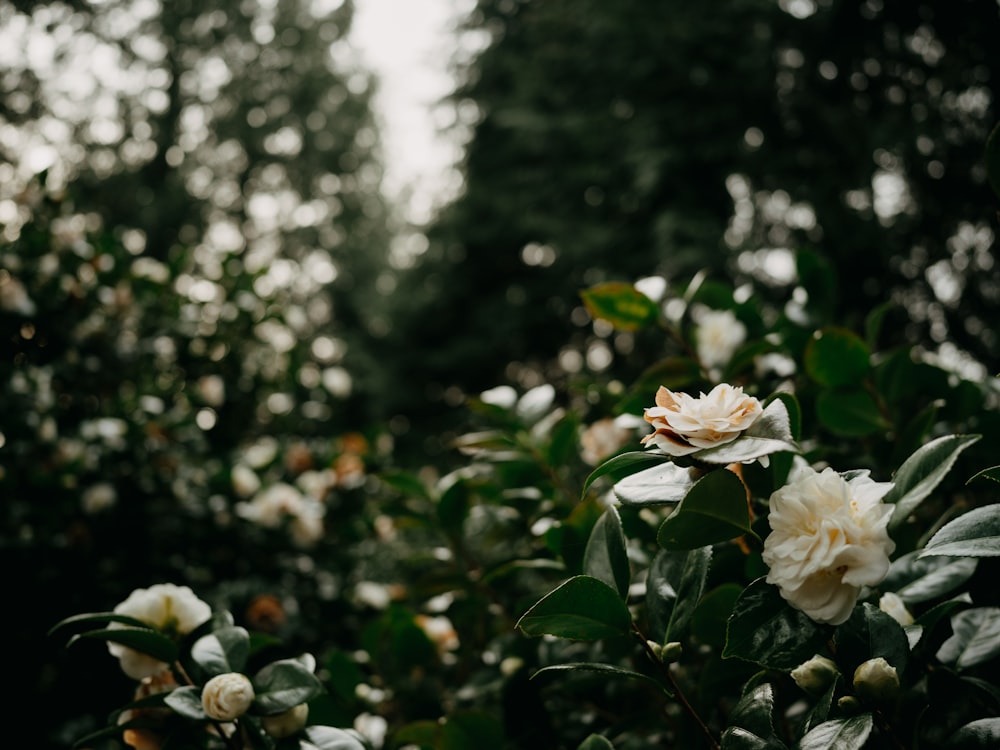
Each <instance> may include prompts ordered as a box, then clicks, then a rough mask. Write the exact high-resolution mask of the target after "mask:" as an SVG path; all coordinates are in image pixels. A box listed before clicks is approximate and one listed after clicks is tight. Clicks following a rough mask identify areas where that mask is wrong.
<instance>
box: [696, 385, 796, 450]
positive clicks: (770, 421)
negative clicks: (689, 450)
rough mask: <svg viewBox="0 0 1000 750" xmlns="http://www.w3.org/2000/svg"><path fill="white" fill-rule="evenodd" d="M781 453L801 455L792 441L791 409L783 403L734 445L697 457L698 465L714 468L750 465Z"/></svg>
mask: <svg viewBox="0 0 1000 750" xmlns="http://www.w3.org/2000/svg"><path fill="white" fill-rule="evenodd" d="M781 451H789V452H792V453H797V452H798V446H796V445H795V442H794V441H793V439H792V428H791V423H790V421H789V418H788V409H787V407H786V406H785V402H784V401H783V400H782V399H775V400H773V401H771V402H770V403H769V404H768V405H767V406H766V407H765V408H764V410H763V412H761V415H760V416H759V417H758V418H757V420H756V421H755V422H754V423H753V424H752V425H750V427H749V428H748V429H747V430H746V432H744V433H743V434H742V435H740V437H738V438H737V439H736V440H734V441H732V442H731V443H726V444H725V445H720V446H718V447H716V448H708V449H707V450H701V451H698V452H697V453H695V454H694V457H696V458H697V459H698V460H699V461H704V462H706V463H711V464H719V465H725V464H732V463H742V462H743V461H751V460H753V459H755V458H760V457H761V456H769V455H771V454H772V453H778V452H781Z"/></svg>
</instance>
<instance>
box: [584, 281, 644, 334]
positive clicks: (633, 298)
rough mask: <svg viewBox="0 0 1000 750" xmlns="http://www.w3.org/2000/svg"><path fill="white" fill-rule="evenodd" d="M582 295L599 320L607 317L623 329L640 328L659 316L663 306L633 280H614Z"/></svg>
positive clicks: (618, 328)
mask: <svg viewBox="0 0 1000 750" xmlns="http://www.w3.org/2000/svg"><path fill="white" fill-rule="evenodd" d="M580 296H581V297H582V299H583V304H584V307H586V308H587V312H589V313H590V316H591V317H592V318H594V319H595V320H605V321H607V322H608V323H610V324H611V325H613V326H614V327H615V328H616V329H617V330H619V331H638V330H639V329H640V328H643V327H645V326H647V325H649V324H651V323H655V322H656V320H657V318H658V317H659V308H658V307H657V305H656V303H655V302H653V300H651V299H650V298H649V297H647V296H646V295H645V294H643V293H642V292H640V291H639V290H638V289H636V288H635V287H634V286H632V285H631V284H626V283H624V282H618V281H610V282H607V283H605V284H598V285H596V286H592V287H590V288H589V289H584V290H583V291H582V292H581V293H580Z"/></svg>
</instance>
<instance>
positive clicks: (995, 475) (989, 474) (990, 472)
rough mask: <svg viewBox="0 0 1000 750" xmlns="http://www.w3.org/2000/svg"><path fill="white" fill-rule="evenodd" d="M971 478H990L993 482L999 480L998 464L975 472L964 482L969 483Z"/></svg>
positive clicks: (999, 467) (999, 470)
mask: <svg viewBox="0 0 1000 750" xmlns="http://www.w3.org/2000/svg"><path fill="white" fill-rule="evenodd" d="M973 479H990V480H992V481H994V482H1000V466H991V467H989V468H988V469H983V470H982V471H979V472H976V473H975V474H973V475H972V476H971V477H970V478H969V481H968V482H966V484H969V482H971V481H972V480H973Z"/></svg>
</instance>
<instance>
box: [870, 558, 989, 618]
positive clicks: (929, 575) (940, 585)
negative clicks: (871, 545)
mask: <svg viewBox="0 0 1000 750" xmlns="http://www.w3.org/2000/svg"><path fill="white" fill-rule="evenodd" d="M976 564H977V563H976V560H975V559H974V558H964V557H958V558H949V557H933V556H932V557H921V556H920V551H919V550H915V551H913V552H909V553H907V554H905V555H903V556H902V557H900V558H899V559H897V560H893V562H892V566H891V567H890V568H889V575H888V576H886V579H885V581H884V582H883V583H882V588H883V590H885V591H892V592H895V594H896V595H897V596H898V597H899V598H900V599H902V600H903V601H904V602H905V603H906V604H908V605H911V604H919V603H921V602H926V601H930V600H932V599H937V598H939V597H941V596H945V595H947V594H949V593H951V592H952V591H955V590H956V589H958V587H959V586H961V585H962V584H963V583H965V582H966V581H968V580H969V579H970V578H971V577H972V574H973V573H975V572H976Z"/></svg>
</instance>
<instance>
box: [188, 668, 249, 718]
mask: <svg viewBox="0 0 1000 750" xmlns="http://www.w3.org/2000/svg"><path fill="white" fill-rule="evenodd" d="M253 699H254V691H253V684H252V683H251V682H250V679H249V678H248V677H247V676H246V675H242V674H240V673H239V672H227V673H226V674H220V675H216V676H215V677H213V678H212V679H211V680H209V681H208V682H206V683H205V687H204V688H202V691H201V706H202V708H204V709H205V713H206V714H208V716H209V718H211V719H215V720H216V721H232V720H233V719H238V718H239V717H240V716H242V715H243V714H245V713H246V712H247V709H249V708H250V704H251V703H253Z"/></svg>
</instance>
